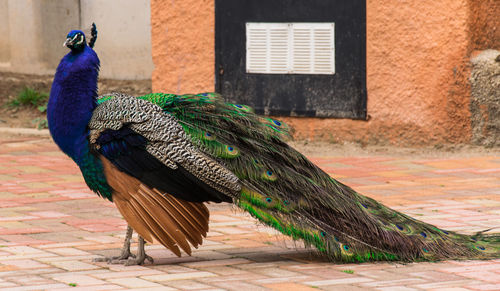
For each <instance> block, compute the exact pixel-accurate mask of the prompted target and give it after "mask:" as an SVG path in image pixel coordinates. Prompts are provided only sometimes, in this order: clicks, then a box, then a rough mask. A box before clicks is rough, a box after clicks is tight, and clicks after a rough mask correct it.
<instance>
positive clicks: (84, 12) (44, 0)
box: [0, 0, 153, 79]
mask: <svg viewBox="0 0 500 291" xmlns="http://www.w3.org/2000/svg"><path fill="white" fill-rule="evenodd" d="M92 22H95V23H96V24H97V25H98V27H97V28H98V31H99V39H98V41H97V43H96V51H97V53H98V54H99V58H100V60H101V77H104V78H113V79H149V78H151V72H152V70H153V62H152V59H151V33H150V31H151V30H150V6H149V0H113V1H109V0H65V1H59V0H36V1H33V0H0V71H7V72H16V73H28V74H38V75H45V74H53V73H54V72H55V69H56V67H57V65H58V63H59V61H60V60H61V57H62V56H63V55H64V54H66V53H67V52H68V49H67V48H64V47H63V46H62V43H63V42H64V39H65V37H66V35H67V33H68V32H69V31H70V30H71V29H79V28H81V29H84V30H85V29H87V30H89V29H90V24H91V23H92Z"/></svg>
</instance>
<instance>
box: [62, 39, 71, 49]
mask: <svg viewBox="0 0 500 291" xmlns="http://www.w3.org/2000/svg"><path fill="white" fill-rule="evenodd" d="M69 44H72V39H71V38H69V37H68V38H67V39H66V40H65V41H64V43H63V46H67V47H69Z"/></svg>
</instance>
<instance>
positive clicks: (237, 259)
mask: <svg viewBox="0 0 500 291" xmlns="http://www.w3.org/2000/svg"><path fill="white" fill-rule="evenodd" d="M311 159H312V160H313V161H314V162H315V163H317V164H318V165H320V166H321V167H322V168H323V169H325V170H326V171H327V172H329V173H331V174H332V175H333V176H334V177H336V178H339V179H340V180H341V181H343V182H345V183H346V184H349V185H351V186H353V187H354V188H355V189H356V190H358V191H359V192H361V193H364V194H366V195H369V196H371V197H373V198H375V199H378V200H381V201H383V202H384V203H386V204H388V205H389V206H391V207H394V208H396V209H398V210H400V211H403V212H405V213H408V214H410V215H412V216H414V217H416V218H418V219H421V220H424V221H427V222H430V223H433V224H436V225H438V226H440V227H443V228H447V229H449V230H455V231H461V232H465V233H473V232H475V231H480V230H484V229H486V228H490V227H500V195H499V194H500V157H499V156H494V155H489V156H488V155H484V156H477V157H468V158H464V157H449V158H444V159H440V158H426V159H423V158H418V157H411V156H407V157H404V158H403V157H395V156H390V155H380V154H377V155H375V154H373V155H371V156H356V157H341V156H332V157H328V156H312V157H311ZM209 208H210V210H211V222H210V232H209V235H208V238H207V239H206V240H205V242H204V244H203V245H202V246H201V247H200V248H199V249H198V250H195V251H194V252H193V255H192V256H191V257H190V256H184V257H182V258H177V257H176V256H175V255H173V254H172V253H170V252H169V251H167V250H165V249H164V248H163V247H162V246H160V245H148V246H147V251H148V253H149V255H151V256H152V257H154V259H155V264H154V265H145V266H130V267H124V266H121V265H108V264H106V263H94V262H92V258H93V257H96V256H98V255H111V254H117V252H118V250H119V248H120V247H121V243H122V239H123V237H124V230H125V228H126V224H125V222H124V221H123V220H122V219H121V217H120V215H119V214H118V212H117V211H116V209H115V208H114V206H113V205H112V204H111V203H108V202H106V201H104V200H102V199H100V198H97V197H96V196H95V195H94V194H92V193H91V192H90V191H89V190H88V189H87V188H86V186H85V185H84V183H83V180H82V178H81V176H80V174H79V171H78V169H77V167H76V166H75V165H74V164H73V163H72V162H71V161H70V160H69V159H68V158H67V157H65V156H64V155H63V154H62V153H60V152H59V151H58V149H57V148H56V146H55V145H54V144H53V143H52V142H51V141H50V140H48V139H46V138H41V137H38V138H34V137H31V138H28V137H19V138H5V137H4V138H2V137H0V289H1V290H112V289H135V290H150V291H153V290H176V289H178V290H239V291H241V290H270V289H272V290H286V291H290V290H317V289H321V290H403V291H404V290H500V259H499V260H491V261H447V262H439V263H415V264H397V263H366V264H335V263H329V262H325V261H323V260H321V259H320V258H317V257H315V256H314V255H313V254H312V253H311V252H310V251H309V250H305V249H302V248H301V246H300V243H295V242H293V241H291V240H289V239H287V238H285V237H283V236H279V235H277V234H276V232H275V231H273V230H272V229H269V228H267V227H264V226H262V225H258V224H256V223H255V221H254V220H253V219H252V218H251V217H249V216H248V215H245V214H243V213H242V212H240V211H238V210H236V209H234V208H232V207H231V206H230V205H227V204H218V205H217V204H211V205H210V206H209Z"/></svg>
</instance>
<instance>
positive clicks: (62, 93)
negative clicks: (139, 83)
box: [47, 30, 111, 200]
mask: <svg viewBox="0 0 500 291" xmlns="http://www.w3.org/2000/svg"><path fill="white" fill-rule="evenodd" d="M65 45H67V46H68V47H70V48H71V51H70V52H69V53H68V54H66V55H65V56H64V57H63V59H62V60H61V62H60V64H59V66H58V67H57V71H56V74H55V77H54V82H53V83H52V89H51V90H50V99H49V104H48V106H47V120H48V123H49V130H50V133H51V135H52V138H53V139H54V141H55V142H56V144H57V145H58V146H59V147H60V148H61V150H62V151H63V152H64V153H66V154H67V155H68V156H70V157H71V158H72V159H73V160H74V161H75V162H76V163H77V164H78V166H79V167H80V169H81V170H82V173H83V176H84V178H85V182H86V183H87V184H88V186H89V187H90V188H91V189H92V190H94V191H95V192H97V193H99V194H100V195H102V196H104V197H106V198H108V199H110V200H111V189H110V188H109V186H108V185H107V183H106V179H105V177H104V174H103V171H102V165H101V162H100V161H99V160H98V159H97V158H96V157H95V156H94V155H92V154H91V153H90V147H89V142H88V135H89V130H88V128H87V124H88V122H89V120H90V118H91V117H92V112H93V110H94V109H95V108H96V106H97V101H96V99H97V78H98V75H99V64H100V62H99V58H98V57H97V54H96V53H95V52H94V50H93V49H92V48H90V47H89V46H87V44H86V41H85V35H84V34H83V32H81V31H79V30H72V31H71V32H70V33H69V34H68V36H67V40H66V42H65Z"/></svg>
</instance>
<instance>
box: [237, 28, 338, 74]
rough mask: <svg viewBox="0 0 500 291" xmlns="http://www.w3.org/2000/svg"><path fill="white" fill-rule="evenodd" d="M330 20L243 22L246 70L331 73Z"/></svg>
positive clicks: (333, 65)
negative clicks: (310, 21)
mask: <svg viewBox="0 0 500 291" xmlns="http://www.w3.org/2000/svg"><path fill="white" fill-rule="evenodd" d="M334 31H335V25H334V23H254V22H249V23H247V24H246V37H247V43H246V49H247V52H246V53H247V54H246V56H247V58H246V68H247V73H262V74H334V73H335V41H334V40H335V38H334V33H335V32H334Z"/></svg>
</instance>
